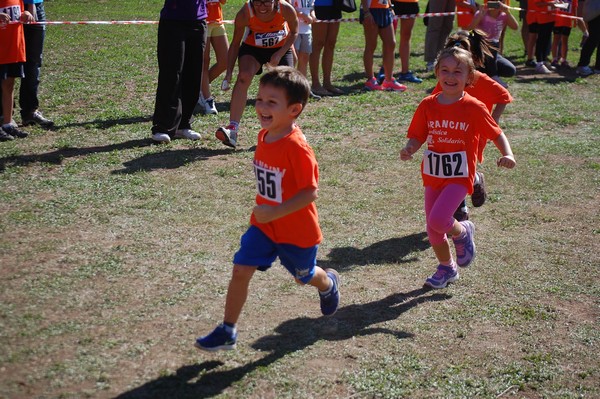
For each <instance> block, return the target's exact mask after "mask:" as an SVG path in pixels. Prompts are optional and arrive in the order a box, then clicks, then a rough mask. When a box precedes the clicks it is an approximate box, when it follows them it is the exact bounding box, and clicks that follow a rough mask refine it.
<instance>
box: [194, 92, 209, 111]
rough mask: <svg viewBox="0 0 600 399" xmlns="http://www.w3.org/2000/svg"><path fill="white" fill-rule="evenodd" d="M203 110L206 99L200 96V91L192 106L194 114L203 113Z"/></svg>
mask: <svg viewBox="0 0 600 399" xmlns="http://www.w3.org/2000/svg"><path fill="white" fill-rule="evenodd" d="M205 110H206V100H205V99H204V97H203V96H202V93H200V97H198V102H197V103H196V106H195V107H194V111H193V112H194V115H195V114H200V113H205Z"/></svg>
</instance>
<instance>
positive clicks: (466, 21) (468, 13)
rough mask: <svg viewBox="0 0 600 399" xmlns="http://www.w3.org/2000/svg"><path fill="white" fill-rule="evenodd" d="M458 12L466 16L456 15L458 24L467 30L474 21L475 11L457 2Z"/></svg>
mask: <svg viewBox="0 0 600 399" xmlns="http://www.w3.org/2000/svg"><path fill="white" fill-rule="evenodd" d="M456 11H461V12H463V13H464V14H457V15H456V24H457V25H458V26H459V27H461V28H463V29H466V28H467V26H469V25H470V24H471V21H473V17H474V16H475V11H473V10H472V9H470V8H469V7H467V6H465V5H463V4H462V3H461V2H458V1H457V2H456Z"/></svg>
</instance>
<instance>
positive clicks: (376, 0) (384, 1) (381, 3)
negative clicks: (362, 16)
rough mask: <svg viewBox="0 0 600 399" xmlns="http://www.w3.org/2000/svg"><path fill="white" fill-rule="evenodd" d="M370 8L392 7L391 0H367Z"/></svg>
mask: <svg viewBox="0 0 600 399" xmlns="http://www.w3.org/2000/svg"><path fill="white" fill-rule="evenodd" d="M367 4H368V5H369V8H390V0H367Z"/></svg>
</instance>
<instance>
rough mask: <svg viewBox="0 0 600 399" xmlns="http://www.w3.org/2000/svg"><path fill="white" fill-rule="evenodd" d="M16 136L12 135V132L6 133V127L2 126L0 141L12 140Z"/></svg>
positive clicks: (0, 128)
mask: <svg viewBox="0 0 600 399" xmlns="http://www.w3.org/2000/svg"><path fill="white" fill-rule="evenodd" d="M14 139H15V138H14V137H13V136H11V135H10V134H8V133H6V132H5V131H4V129H2V127H0V141H10V140H14Z"/></svg>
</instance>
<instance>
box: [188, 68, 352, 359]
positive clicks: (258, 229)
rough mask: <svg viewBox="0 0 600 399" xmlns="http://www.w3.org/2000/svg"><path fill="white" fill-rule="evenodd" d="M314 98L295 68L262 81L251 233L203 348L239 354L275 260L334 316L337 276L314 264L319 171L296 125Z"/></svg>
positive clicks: (272, 73)
mask: <svg viewBox="0 0 600 399" xmlns="http://www.w3.org/2000/svg"><path fill="white" fill-rule="evenodd" d="M309 95H310V84H309V83H308V80H306V78H305V77H304V76H303V75H302V74H301V73H300V72H299V71H298V70H297V69H295V68H292V67H288V66H281V67H276V68H274V69H272V70H270V71H268V72H267V73H265V74H264V75H263V76H262V77H261V79H260V85H259V88H258V95H257V97H256V104H255V109H256V113H257V115H258V119H259V121H260V124H261V127H262V130H261V131H260V132H259V134H258V144H257V146H256V150H255V153H254V174H255V178H256V188H257V191H258V192H257V195H256V206H255V207H254V210H253V212H252V216H251V217H250V224H251V225H250V227H249V228H248V230H247V231H246V233H244V235H243V236H242V238H241V246H240V249H239V251H238V252H237V253H236V254H235V256H234V258H233V263H234V266H233V273H232V276H231V280H230V282H229V288H228V290H227V298H226V301H225V315H224V318H223V323H222V324H220V325H218V326H217V328H215V329H214V331H213V332H211V333H210V334H209V335H207V336H203V337H200V338H198V339H197V340H196V343H195V346H196V347H197V348H199V349H202V350H207V351H217V350H223V349H234V348H235V345H236V341H237V330H236V323H237V321H238V318H239V316H240V313H241V311H242V307H243V306H244V303H245V302H246V298H247V297H248V286H249V284H250V280H251V278H252V276H253V275H254V272H255V271H256V270H260V271H265V270H267V269H269V268H270V267H271V265H272V263H273V262H274V261H275V259H276V258H277V257H279V260H280V262H281V264H282V265H283V266H285V268H286V269H287V270H288V271H289V272H290V273H291V274H292V276H293V277H294V279H295V280H296V282H297V283H299V284H309V285H312V286H313V287H316V288H317V289H318V290H319V296H320V299H321V312H322V313H323V315H326V316H328V315H332V314H334V313H335V312H336V311H337V308H338V304H339V299H340V293H339V286H340V280H339V276H338V273H337V272H336V271H335V270H333V269H325V270H324V269H322V268H320V267H319V266H317V265H316V263H317V249H318V245H319V243H320V242H321V240H322V237H323V236H322V233H321V228H320V227H319V220H318V214H317V208H316V206H315V202H314V201H315V200H316V199H317V192H318V180H319V168H318V165H317V160H316V158H315V154H314V152H313V150H312V148H311V147H310V145H309V144H308V143H307V141H306V137H305V136H304V134H303V133H302V131H301V130H300V128H299V127H298V126H297V125H296V119H297V118H298V116H299V115H300V114H301V113H302V110H303V109H304V106H305V105H306V103H307V101H308V97H309Z"/></svg>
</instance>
